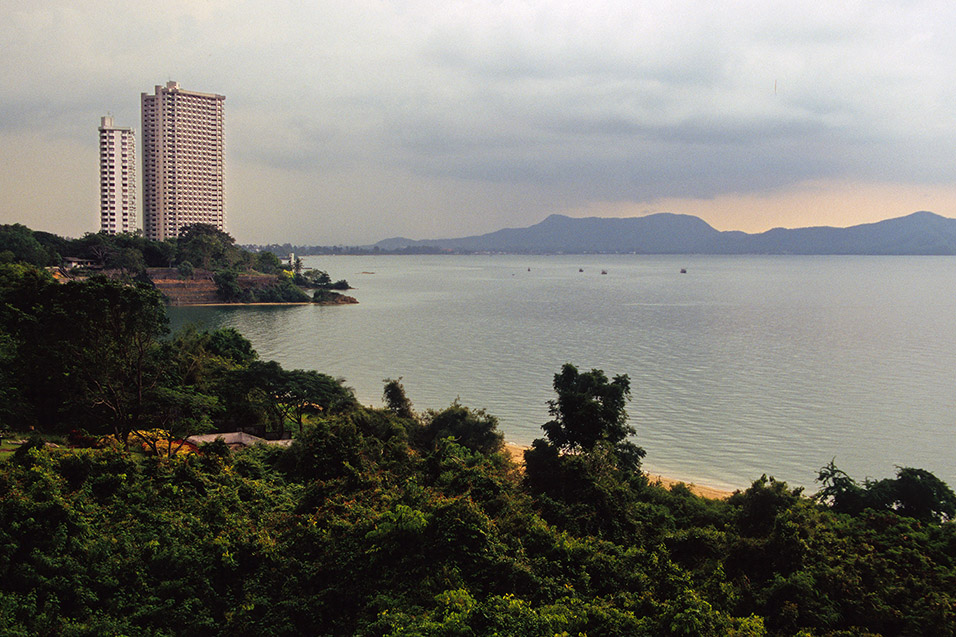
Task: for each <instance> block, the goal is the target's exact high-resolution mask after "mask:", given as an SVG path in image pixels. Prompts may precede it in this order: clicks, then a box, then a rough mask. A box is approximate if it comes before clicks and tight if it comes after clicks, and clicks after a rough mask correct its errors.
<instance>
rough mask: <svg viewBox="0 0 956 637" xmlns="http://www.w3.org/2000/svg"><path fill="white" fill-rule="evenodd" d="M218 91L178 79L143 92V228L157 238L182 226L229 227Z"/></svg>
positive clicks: (180, 228) (174, 235) (170, 234)
mask: <svg viewBox="0 0 956 637" xmlns="http://www.w3.org/2000/svg"><path fill="white" fill-rule="evenodd" d="M225 99H226V98H225V97H223V96H222V95H217V94H215V93H199V92H197V91H187V90H184V89H182V88H180V87H179V84H178V83H177V82H168V83H167V84H166V86H157V87H156V92H155V94H153V95H149V94H147V93H143V94H142V96H141V103H142V112H143V230H144V231H145V233H146V236H147V237H148V238H150V239H154V240H159V241H161V240H163V239H167V238H170V237H177V236H179V232H180V231H181V230H182V228H183V227H184V226H188V225H190V224H194V223H205V224H209V225H212V226H215V227H216V228H218V229H219V230H225V229H226V209H225V184H224V177H225V170H224V165H223V147H224V145H223V102H224V101H225Z"/></svg>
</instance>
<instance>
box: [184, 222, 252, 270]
mask: <svg viewBox="0 0 956 637" xmlns="http://www.w3.org/2000/svg"><path fill="white" fill-rule="evenodd" d="M235 242H236V240H235V239H233V238H232V237H231V236H230V235H229V234H228V233H226V232H223V231H222V230H219V229H218V228H216V227H215V226H213V225H210V224H206V223H194V224H191V225H188V226H185V227H183V228H182V229H181V230H180V231H179V238H178V239H177V240H176V249H177V252H178V255H177V260H178V261H179V262H182V261H190V262H191V263H192V264H193V265H195V266H198V267H201V268H204V269H206V270H212V269H226V268H232V267H233V266H235V265H236V264H237V263H239V262H240V261H241V260H242V256H241V254H240V250H239V248H237V247H236V246H235V245H234V244H235Z"/></svg>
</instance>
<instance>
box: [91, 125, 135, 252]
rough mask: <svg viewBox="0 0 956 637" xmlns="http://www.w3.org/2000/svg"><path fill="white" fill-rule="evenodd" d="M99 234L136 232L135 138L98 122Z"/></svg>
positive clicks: (118, 128)
mask: <svg viewBox="0 0 956 637" xmlns="http://www.w3.org/2000/svg"><path fill="white" fill-rule="evenodd" d="M99 130H100V230H101V231H105V232H108V233H109V234H119V233H122V232H135V231H136V229H137V228H136V136H135V135H134V133H133V129H132V128H120V127H117V126H113V118H112V117H109V116H107V117H102V118H100V128H99Z"/></svg>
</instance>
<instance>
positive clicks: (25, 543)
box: [0, 251, 956, 637]
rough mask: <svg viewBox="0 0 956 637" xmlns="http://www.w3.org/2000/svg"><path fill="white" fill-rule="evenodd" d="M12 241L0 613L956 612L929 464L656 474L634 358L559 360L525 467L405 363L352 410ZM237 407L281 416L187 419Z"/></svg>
mask: <svg viewBox="0 0 956 637" xmlns="http://www.w3.org/2000/svg"><path fill="white" fill-rule="evenodd" d="M11 254H13V252H12V251H11ZM2 261H4V262H3V263H0V428H2V430H3V445H2V452H0V627H2V632H3V634H5V635H107V634H109V635H302V634H307V635H392V636H398V635H407V636H411V635H462V636H465V635H496V634H497V635H541V636H547V637H552V636H555V635H567V636H572V635H587V636H590V637H596V636H610V635H647V636H667V635H738V636H759V635H803V636H811V635H813V636H824V635H826V636H845V635H954V634H956V527H954V524H953V522H952V520H953V518H954V516H956V495H954V493H953V491H952V490H951V489H950V487H949V486H948V485H946V484H945V483H943V482H942V481H940V480H939V479H937V478H936V477H935V476H934V475H933V474H931V473H929V472H927V471H925V470H922V469H919V468H913V467H899V468H898V469H897V471H896V473H895V475H894V476H892V477H887V478H883V479H880V480H874V479H865V480H862V481H858V480H856V479H854V478H852V477H851V476H848V475H847V474H846V473H844V472H843V471H841V470H840V469H839V468H838V467H837V466H836V465H835V464H834V463H832V462H831V463H830V464H829V465H827V466H825V467H822V468H820V472H819V485H818V490H817V491H816V493H814V494H806V493H804V490H803V489H802V488H799V487H791V486H789V485H787V484H786V483H784V482H781V481H778V480H775V479H774V478H773V477H771V476H769V475H764V476H759V477H758V476H755V480H754V482H753V484H752V485H751V486H750V487H749V488H747V489H745V490H740V491H738V492H736V493H734V494H733V495H732V496H730V497H729V498H727V499H723V500H718V499H704V498H701V497H698V496H696V495H694V494H693V493H692V492H691V491H690V489H689V488H688V487H687V486H686V485H677V486H676V487H673V488H671V489H669V490H668V489H665V488H664V487H662V486H661V485H659V484H656V483H653V482H651V481H650V480H649V479H648V477H647V475H646V474H645V473H644V472H643V471H642V468H641V465H642V460H643V459H644V457H645V455H646V454H653V452H654V450H653V449H647V450H645V449H643V448H642V447H640V446H639V444H638V443H639V441H640V439H639V432H636V431H635V430H634V428H633V427H632V426H631V425H629V423H628V413H627V410H628V407H629V399H630V394H631V386H630V379H629V377H628V376H627V374H626V373H619V374H617V375H614V376H608V375H607V374H605V372H604V371H602V370H599V369H591V370H579V369H578V368H577V367H575V366H574V365H573V364H571V363H567V364H565V365H563V366H562V367H561V368H560V369H559V370H556V372H555V374H554V382H553V389H554V397H553V399H552V400H551V402H550V403H549V410H550V418H551V419H550V420H549V421H548V422H545V423H541V427H542V434H541V437H540V439H538V440H536V441H535V442H534V444H533V446H532V447H531V448H530V449H528V450H527V451H526V452H525V454H524V462H523V463H516V462H514V461H513V460H512V459H511V458H510V457H509V455H508V454H507V453H505V452H504V446H503V442H504V441H503V435H502V433H501V432H500V431H499V429H498V422H497V420H496V419H495V417H494V416H493V415H492V414H489V413H487V412H485V411H484V410H482V409H480V408H472V407H468V406H464V405H461V404H459V403H458V402H455V403H453V404H451V405H449V406H448V407H446V408H444V409H441V410H434V409H429V410H416V408H415V406H414V404H413V402H412V400H411V398H410V397H409V396H407V395H406V392H405V389H404V387H403V386H402V383H401V379H400V378H398V379H384V380H383V396H382V404H383V407H381V408H373V407H367V406H363V405H361V404H360V403H359V402H358V401H357V400H356V398H355V396H354V394H353V392H352V390H351V389H349V388H348V386H347V385H346V384H345V381H344V380H342V379H337V378H333V377H331V376H329V375H326V374H323V373H321V372H317V371H312V370H287V369H284V368H283V367H282V366H281V365H279V364H278V363H276V362H273V361H262V360H260V359H259V357H258V355H257V353H256V352H255V350H254V349H253V347H252V345H251V344H250V343H249V341H248V340H246V339H245V338H244V337H243V336H242V335H241V334H239V333H238V332H236V331H234V330H230V329H224V330H214V331H201V330H198V329H196V328H190V327H187V328H184V329H182V330H180V331H178V332H176V333H170V332H169V329H168V321H167V317H166V312H165V307H164V305H163V301H162V299H161V297H160V296H159V294H158V293H157V292H156V290H155V289H153V288H151V287H150V286H149V285H148V284H146V283H145V282H138V281H136V280H135V278H133V279H130V280H127V281H120V280H115V279H110V278H105V277H99V276H91V277H89V278H86V279H83V280H76V281H67V282H65V283H61V282H57V281H56V280H54V279H53V277H52V276H51V275H50V274H49V273H48V272H47V271H46V270H45V269H43V268H42V267H38V264H32V263H29V262H26V261H25V260H23V259H20V258H16V257H15V256H13V257H10V258H5V259H2ZM232 431H249V432H254V433H256V434H258V435H261V436H263V437H265V438H270V439H275V438H281V437H288V436H290V435H291V436H292V438H293V440H292V443H291V444H290V445H289V446H287V447H284V446H276V445H256V446H252V447H247V448H244V449H235V450H231V449H230V448H229V447H228V446H227V445H226V444H225V443H224V442H222V441H219V442H212V443H206V444H203V445H200V446H198V448H193V447H192V446H190V445H186V444H185V443H184V441H185V439H186V438H187V437H188V436H190V435H193V434H198V433H212V432H232Z"/></svg>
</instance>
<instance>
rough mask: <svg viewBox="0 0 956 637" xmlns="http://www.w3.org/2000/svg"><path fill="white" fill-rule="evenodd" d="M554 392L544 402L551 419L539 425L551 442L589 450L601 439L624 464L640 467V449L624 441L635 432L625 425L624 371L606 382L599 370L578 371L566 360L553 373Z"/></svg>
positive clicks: (627, 392) (628, 392) (564, 447)
mask: <svg viewBox="0 0 956 637" xmlns="http://www.w3.org/2000/svg"><path fill="white" fill-rule="evenodd" d="M554 391H555V392H556V393H557V395H558V398H557V399H556V400H551V401H548V411H549V412H550V413H551V416H552V417H553V418H554V419H553V420H551V421H549V422H547V423H546V424H545V425H544V426H543V427H542V429H544V432H545V435H546V436H547V438H548V441H549V442H550V444H551V445H553V446H555V447H557V448H558V449H560V450H563V451H566V452H572V453H574V452H581V451H583V452H590V451H591V450H592V449H594V446H595V445H596V444H597V443H599V442H602V441H603V442H607V443H608V444H610V445H611V447H612V448H613V449H614V450H615V451H616V452H617V454H618V456H619V459H620V460H621V461H622V462H623V463H624V464H625V465H628V466H630V467H632V468H634V469H637V468H638V467H639V466H640V462H641V459H642V458H643V457H644V450H643V449H641V448H640V447H638V446H636V445H634V444H633V443H631V442H629V441H628V440H627V437H628V436H631V435H634V434H635V433H636V431H635V430H634V427H632V426H630V425H628V424H627V411H626V410H625V406H626V405H627V401H628V400H629V399H630V397H631V381H630V379H629V378H628V376H627V375H626V374H622V375H618V376H615V377H614V378H613V379H612V380H610V381H609V380H608V378H607V376H606V375H605V374H604V372H603V371H601V370H600V369H592V370H591V371H589V372H585V373H579V372H578V370H577V368H576V367H575V366H574V365H572V364H570V363H566V364H565V365H564V366H563V367H562V368H561V371H560V372H559V373H557V374H555V375H554Z"/></svg>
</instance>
